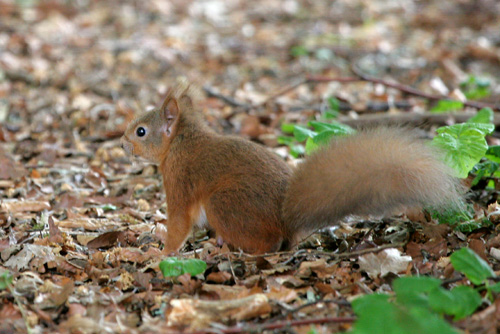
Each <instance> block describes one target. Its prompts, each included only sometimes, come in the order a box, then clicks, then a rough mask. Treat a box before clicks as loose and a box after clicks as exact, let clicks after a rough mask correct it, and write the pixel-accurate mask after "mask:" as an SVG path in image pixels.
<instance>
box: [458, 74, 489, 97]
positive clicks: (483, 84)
mask: <svg viewBox="0 0 500 334" xmlns="http://www.w3.org/2000/svg"><path fill="white" fill-rule="evenodd" d="M490 85H491V82H490V80H489V79H487V78H481V77H476V76H474V75H471V76H469V78H467V80H466V81H464V82H462V83H460V88H461V89H462V90H463V91H464V94H465V96H466V97H467V98H468V99H481V98H484V97H487V96H489V95H491V88H490Z"/></svg>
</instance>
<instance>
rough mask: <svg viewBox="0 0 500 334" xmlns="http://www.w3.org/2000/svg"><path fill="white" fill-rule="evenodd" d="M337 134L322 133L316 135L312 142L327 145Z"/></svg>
mask: <svg viewBox="0 0 500 334" xmlns="http://www.w3.org/2000/svg"><path fill="white" fill-rule="evenodd" d="M336 136H337V134H336V133H335V132H334V131H329V130H328V131H323V132H321V133H320V134H318V135H317V136H316V137H314V139H313V141H314V142H315V143H316V144H317V145H319V146H323V145H327V144H328V143H329V142H330V140H332V138H333V137H336Z"/></svg>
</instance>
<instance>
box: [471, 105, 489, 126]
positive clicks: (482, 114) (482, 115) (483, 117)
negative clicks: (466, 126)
mask: <svg viewBox="0 0 500 334" xmlns="http://www.w3.org/2000/svg"><path fill="white" fill-rule="evenodd" d="M492 122H493V110H491V108H483V109H481V110H479V111H478V112H477V114H476V115H474V116H472V117H471V118H469V119H468V120H467V123H486V124H491V123H492Z"/></svg>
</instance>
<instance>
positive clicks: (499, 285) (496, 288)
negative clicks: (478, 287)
mask: <svg viewBox="0 0 500 334" xmlns="http://www.w3.org/2000/svg"><path fill="white" fill-rule="evenodd" d="M488 290H490V291H493V292H496V293H499V292H500V282H498V283H495V284H493V285H490V286H489V287H488Z"/></svg>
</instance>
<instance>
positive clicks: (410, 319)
mask: <svg viewBox="0 0 500 334" xmlns="http://www.w3.org/2000/svg"><path fill="white" fill-rule="evenodd" d="M352 308H353V310H354V312H356V314H357V315H358V320H357V321H356V322H355V324H354V327H353V330H352V332H351V333H355V334H388V333H390V334H419V333H440V334H457V331H455V330H454V329H453V328H452V327H451V326H450V325H449V324H448V323H447V322H446V321H444V320H443V319H441V318H440V317H438V315H437V314H435V313H432V312H430V311H429V310H428V309H426V308H422V307H412V308H407V307H405V306H403V305H401V304H398V303H392V302H390V301H389V296H387V295H382V294H372V295H366V296H363V297H360V298H358V299H355V300H354V301H353V302H352Z"/></svg>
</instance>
